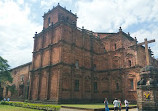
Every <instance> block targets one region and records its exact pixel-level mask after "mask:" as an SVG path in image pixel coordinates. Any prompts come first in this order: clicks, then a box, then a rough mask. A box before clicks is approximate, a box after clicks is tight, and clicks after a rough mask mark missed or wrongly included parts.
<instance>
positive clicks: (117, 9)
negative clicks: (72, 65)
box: [76, 0, 158, 31]
mask: <svg viewBox="0 0 158 111" xmlns="http://www.w3.org/2000/svg"><path fill="white" fill-rule="evenodd" d="M76 5H77V7H78V16H79V17H80V18H79V20H78V21H79V23H78V24H79V26H80V27H81V26H82V25H84V26H85V27H86V28H88V29H90V30H97V31H99V30H104V31H109V30H113V31H114V30H115V29H116V28H118V27H119V26H122V28H123V29H126V28H127V27H129V26H131V25H133V24H137V23H142V22H145V21H150V20H153V19H154V20H155V19H157V18H158V15H157V14H156V13H158V7H157V0H153V1H152V2H151V0H131V1H127V0H110V1H109V0H92V1H88V2H85V1H83V0H79V1H78V2H77V3H76Z"/></svg>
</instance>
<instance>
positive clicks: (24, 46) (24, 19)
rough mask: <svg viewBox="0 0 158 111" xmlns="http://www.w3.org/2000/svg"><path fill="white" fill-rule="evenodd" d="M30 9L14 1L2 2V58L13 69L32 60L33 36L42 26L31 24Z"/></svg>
mask: <svg viewBox="0 0 158 111" xmlns="http://www.w3.org/2000/svg"><path fill="white" fill-rule="evenodd" d="M29 14H30V8H29V7H27V6H25V7H23V8H20V6H19V4H17V3H16V2H13V1H6V2H0V15H3V16H2V17H0V29H1V30H0V37H1V39H0V43H1V49H0V56H2V57H4V58H5V59H7V60H8V61H9V64H10V65H11V66H12V67H15V66H17V65H21V64H24V63H27V62H30V61H31V60H32V53H31V52H32V51H33V38H32V37H33V36H34V33H35V31H39V30H41V26H40V25H38V24H36V23H33V22H31V21H30V20H29V19H28V17H29Z"/></svg>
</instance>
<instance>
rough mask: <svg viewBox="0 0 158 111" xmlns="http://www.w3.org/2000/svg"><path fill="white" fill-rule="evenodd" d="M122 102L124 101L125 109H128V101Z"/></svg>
mask: <svg viewBox="0 0 158 111" xmlns="http://www.w3.org/2000/svg"><path fill="white" fill-rule="evenodd" d="M124 102H125V107H126V111H128V109H129V102H128V101H127V100H125V101H124Z"/></svg>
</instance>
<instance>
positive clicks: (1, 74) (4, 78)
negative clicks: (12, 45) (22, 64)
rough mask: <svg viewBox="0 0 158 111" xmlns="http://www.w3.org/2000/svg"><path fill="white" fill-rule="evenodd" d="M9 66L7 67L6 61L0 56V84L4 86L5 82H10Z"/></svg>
mask: <svg viewBox="0 0 158 111" xmlns="http://www.w3.org/2000/svg"><path fill="white" fill-rule="evenodd" d="M9 69H10V66H9V65H8V61H7V60H5V59H3V58H2V57H1V56H0V83H1V85H2V84H6V83H7V82H12V80H13V79H12V76H11V73H10V71H9Z"/></svg>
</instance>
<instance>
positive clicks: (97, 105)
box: [61, 103, 136, 109]
mask: <svg viewBox="0 0 158 111" xmlns="http://www.w3.org/2000/svg"><path fill="white" fill-rule="evenodd" d="M61 106H68V107H78V108H89V109H99V108H104V107H105V105H104V104H101V103H98V104H61ZM108 106H109V108H113V107H114V105H113V104H109V105H108ZM129 106H136V105H129ZM122 107H125V105H122Z"/></svg>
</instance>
